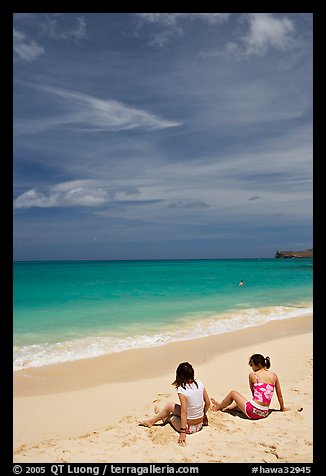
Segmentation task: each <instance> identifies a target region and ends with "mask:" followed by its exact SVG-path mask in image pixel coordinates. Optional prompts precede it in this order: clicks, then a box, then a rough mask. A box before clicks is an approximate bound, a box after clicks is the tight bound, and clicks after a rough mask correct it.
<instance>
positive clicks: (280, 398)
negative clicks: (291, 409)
mask: <svg viewBox="0 0 326 476" xmlns="http://www.w3.org/2000/svg"><path fill="white" fill-rule="evenodd" d="M275 390H276V395H277V399H278V402H279V404H280V410H281V412H284V411H285V407H284V400H283V395H282V390H281V384H280V381H279V379H278V376H277V375H276V382H275Z"/></svg>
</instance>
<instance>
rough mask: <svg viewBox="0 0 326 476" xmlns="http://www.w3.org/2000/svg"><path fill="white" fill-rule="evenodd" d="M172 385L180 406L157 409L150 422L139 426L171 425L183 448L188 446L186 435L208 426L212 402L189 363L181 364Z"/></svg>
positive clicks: (175, 404) (141, 423) (169, 404)
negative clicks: (162, 423)
mask: <svg viewBox="0 0 326 476" xmlns="http://www.w3.org/2000/svg"><path fill="white" fill-rule="evenodd" d="M172 385H174V386H175V387H176V389H177V393H178V397H179V400H180V405H179V404H178V403H167V404H166V405H165V407H164V408H163V409H162V410H160V409H159V408H158V407H155V408H154V411H155V415H154V416H153V417H152V418H150V419H149V420H143V421H140V422H139V425H142V426H147V427H149V428H150V427H152V426H153V425H154V423H157V422H158V421H159V420H163V422H164V423H170V424H171V425H172V426H173V428H174V429H175V430H176V431H177V432H179V433H180V435H179V438H178V444H179V445H181V446H183V445H185V444H186V434H191V433H196V432H197V431H200V430H201V429H202V427H203V425H207V424H208V420H207V416H206V412H207V410H208V408H209V406H210V401H209V397H208V395H207V392H206V389H205V387H204V384H203V383H202V382H201V381H200V380H195V375H194V369H193V367H192V365H191V364H189V362H182V363H181V364H179V366H178V368H177V370H176V378H175V381H174V382H173V383H172Z"/></svg>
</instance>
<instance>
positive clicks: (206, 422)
mask: <svg viewBox="0 0 326 476" xmlns="http://www.w3.org/2000/svg"><path fill="white" fill-rule="evenodd" d="M203 397H204V403H205V404H204V418H203V424H204V425H205V426H207V425H208V418H207V415H206V413H207V410H208V409H209V407H210V405H211V401H210V399H209V396H208V393H207V391H206V388H204V393H203Z"/></svg>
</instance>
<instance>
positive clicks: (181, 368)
mask: <svg viewBox="0 0 326 476" xmlns="http://www.w3.org/2000/svg"><path fill="white" fill-rule="evenodd" d="M189 380H192V381H193V382H194V383H195V384H196V385H197V387H198V384H197V382H196V380H195V372H194V369H193V367H192V365H191V364H189V362H182V363H181V364H179V365H178V367H177V370H176V373H175V381H174V382H173V383H172V385H174V386H175V387H176V388H178V387H182V388H186V384H187V383H188V382H189Z"/></svg>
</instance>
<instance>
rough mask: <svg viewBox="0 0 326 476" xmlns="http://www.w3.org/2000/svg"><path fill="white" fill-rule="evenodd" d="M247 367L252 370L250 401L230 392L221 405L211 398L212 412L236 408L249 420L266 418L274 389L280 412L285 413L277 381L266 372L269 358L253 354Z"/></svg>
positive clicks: (275, 376)
mask: <svg viewBox="0 0 326 476" xmlns="http://www.w3.org/2000/svg"><path fill="white" fill-rule="evenodd" d="M249 365H250V367H251V368H252V370H253V371H252V372H250V374H249V386H250V390H251V393H252V398H251V400H249V401H248V400H247V399H246V398H245V397H244V396H243V395H241V393H239V392H237V391H236V390H231V392H229V393H228V395H227V396H226V397H225V398H224V400H222V402H221V403H219V402H217V401H216V400H215V399H214V398H211V401H212V403H213V405H214V406H213V407H212V410H213V411H218V410H224V409H226V408H227V409H228V410H234V409H235V408H238V409H240V410H241V411H242V412H243V413H244V414H245V415H246V416H247V417H248V418H250V419H251V420H259V419H261V418H266V417H267V416H268V415H269V405H270V403H271V400H272V396H273V393H274V389H275V390H276V395H277V399H278V401H279V404H280V410H281V411H285V408H284V402H283V396H282V391H281V385H280V382H279V379H278V377H277V375H276V374H275V373H274V372H271V371H270V370H268V369H269V368H270V366H271V361H270V358H269V357H264V356H262V355H261V354H253V355H252V356H251V357H250V359H249ZM233 402H234V403H233ZM232 404H233V405H232Z"/></svg>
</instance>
